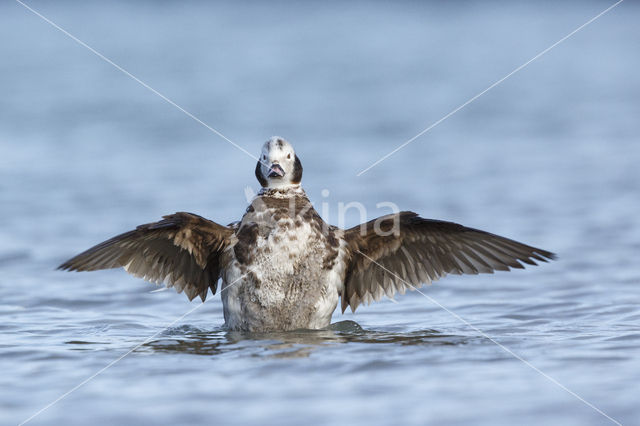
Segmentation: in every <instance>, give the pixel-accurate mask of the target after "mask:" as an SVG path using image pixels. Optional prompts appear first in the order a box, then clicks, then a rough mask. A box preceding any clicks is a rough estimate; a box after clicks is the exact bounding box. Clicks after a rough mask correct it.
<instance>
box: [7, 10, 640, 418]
mask: <svg viewBox="0 0 640 426" xmlns="http://www.w3.org/2000/svg"><path fill="white" fill-rule="evenodd" d="M613 3H614V2H607V1H581V2H577V1H573V2H571V1H566V2H535V3H533V2H529V3H525V2H470V1H461V2H447V3H445V2H393V3H391V2H348V3H347V2H338V1H335V2H323V3H313V4H312V3H302V2H293V1H276V2H269V3H268V4H267V3H263V2H248V3H242V4H238V3H236V2H204V1H203V2H196V1H189V2H168V1H163V2H151V1H139V2H124V1H123V2H109V3H105V2H93V1H91V2H66V1H62V2H45V1H29V2H28V3H27V4H28V5H29V6H30V7H33V8H34V9H35V10H37V11H38V12H39V13H41V14H42V15H43V16H44V17H46V18H47V19H50V20H51V21H52V22H54V23H56V24H57V25H59V26H60V27H62V28H63V29H64V30H66V31H68V32H69V33H70V34H72V35H73V36H75V37H77V38H78V39H79V40H81V41H82V42H84V43H86V44H87V45H89V46H91V47H92V48H94V49H96V50H97V51H98V52H100V53H101V54H103V55H105V56H106V57H108V58H109V59H110V60H112V61H113V62H114V63H116V64H118V65H119V66H121V67H122V68H123V69H125V70H126V71H128V72H130V73H131V74H132V75H134V76H135V77H137V78H138V79H140V80H141V81H143V82H144V83H146V84H147V85H149V86H150V87H152V88H154V89H155V90H157V91H158V92H159V93H161V94H162V95H164V96H166V97H167V98H169V99H171V100H172V101H173V102H175V103H176V104H178V105H180V106H181V107H182V108H184V109H185V110H187V111H189V112H190V113H192V114H193V115H195V116H197V117H198V118H199V119H200V120H202V121H203V122H204V123H206V124H207V125H209V126H211V127H213V128H215V129H216V130H217V131H219V132H221V133H222V134H224V135H225V136H226V137H228V138H229V139H231V140H232V141H233V142H235V143H237V144H238V145H240V146H241V147H243V148H244V149H246V150H247V151H249V152H250V153H252V154H253V155H258V153H259V150H260V147H261V144H262V143H263V142H264V141H265V140H266V139H267V138H268V137H270V136H272V135H280V136H283V137H285V138H286V139H288V140H289V141H291V142H292V143H293V145H294V147H295V148H296V151H297V153H298V155H299V157H300V158H301V160H302V163H303V165H304V170H305V172H304V178H303V183H304V186H305V188H306V190H307V193H308V195H309V196H310V198H311V199H312V200H313V201H315V202H316V206H317V208H318V210H320V209H319V205H320V203H322V202H324V203H328V206H329V211H328V212H329V215H328V217H325V219H327V220H328V221H329V222H330V223H333V224H337V213H338V203H340V202H345V203H346V202H351V201H358V202H361V203H363V204H364V205H365V206H366V207H367V212H368V216H369V217H368V218H369V219H372V218H374V217H376V216H378V215H381V214H385V213H387V212H388V210H387V209H380V208H378V207H376V205H377V203H379V202H382V201H390V202H394V203H396V204H397V205H398V206H400V208H401V209H405V210H413V211H416V212H419V213H420V214H421V215H422V216H424V217H429V218H437V219H445V220H451V221H456V222H460V223H463V224H465V225H468V226H472V227H476V228H480V229H485V230H488V231H491V232H494V233H498V234H501V235H505V236H507V237H510V238H514V239H516V240H520V241H523V242H526V243H529V244H532V245H536V246H539V247H542V248H545V249H549V250H552V251H555V252H557V253H558V254H559V256H560V260H559V261H558V262H554V263H553V264H550V265H543V266H542V267H540V268H534V269H529V270H527V271H516V272H513V273H509V274H505V273H501V274H497V275H495V276H479V277H448V278H447V279H445V280H443V281H442V282H438V283H437V284H435V285H433V286H432V287H429V288H427V289H426V291H427V294H429V295H430V296H431V297H433V298H434V299H436V300H437V301H438V302H439V303H441V304H442V305H444V306H446V307H447V308H448V309H450V310H451V311H453V312H455V313H456V314H458V315H460V316H461V317H463V318H464V319H466V320H467V321H469V322H470V323H472V324H473V325H474V326H476V327H477V328H479V329H481V330H482V331H483V332H485V333H486V334H487V335H489V336H491V337H492V338H494V339H495V340H496V341H499V342H500V343H502V344H504V345H505V346H507V347H509V348H510V349H511V350H513V351H514V352H515V353H517V354H518V355H519V356H521V357H522V358H524V359H526V360H528V361H529V362H531V364H533V365H534V366H536V367H537V368H539V369H541V370H542V371H544V372H545V373H546V374H548V375H549V376H551V377H553V378H554V379H556V380H557V381H558V382H560V383H562V384H563V385H564V386H566V387H567V388H569V389H570V390H571V391H573V392H575V393H576V394H578V395H580V397H582V398H584V399H585V400H586V401H588V402H589V403H591V404H593V405H595V406H597V407H598V408H600V409H601V410H602V411H603V412H604V413H606V414H607V415H608V416H611V417H612V418H615V419H616V420H617V421H620V422H622V423H629V424H631V423H633V421H637V419H638V418H639V417H640V409H639V408H638V405H637V390H638V388H637V383H638V381H639V380H640V362H639V360H638V354H639V353H640V351H639V349H640V325H639V324H640V308H639V302H640V288H639V284H640V266H639V264H638V252H639V250H640V217H639V216H638V211H639V210H640V169H639V168H638V160H640V140H639V136H638V135H640V120H639V119H638V117H640V101H639V99H640V79H639V78H638V64H639V63H640V53H639V52H640V30H639V29H640V27H638V21H639V19H640V7H639V5H638V3H637V2H632V1H625V2H623V3H621V4H620V5H619V6H617V7H616V8H614V9H613V10H611V11H610V12H609V13H607V14H605V15H604V16H602V17H601V18H600V19H598V20H596V21H595V22H593V23H592V24H591V25H589V26H588V27H586V28H584V29H583V30H582V31H580V32H578V33H577V34H575V35H574V36H572V37H571V38H569V39H568V40H566V41H565V42H564V43H562V44H560V45H558V46H557V47H556V48H554V49H553V50H551V51H549V52H548V53H547V54H545V55H544V56H542V57H541V58H539V59H538V60H536V61H534V62H533V63H531V64H530V65H528V66H527V67H526V68H524V69H522V70H521V71H520V72H518V73H516V74H515V75H513V76H512V77H510V78H509V79H507V80H506V81H504V82H503V83H502V84H500V85H499V86H497V87H495V88H493V89H492V90H490V91H489V92H487V93H486V94H484V95H483V96H482V97H480V98H479V99H477V100H476V101H475V102H473V103H471V104H470V105H468V106H467V107H465V108H464V109H462V110H460V111H459V112H457V113H456V114H454V115H453V116H451V117H450V118H449V119H448V120H446V121H444V122H442V123H441V124H440V125H438V126H437V127H435V128H433V129H432V130H431V131H429V132H427V133H426V134H424V135H423V136H421V137H420V138H418V139H416V140H415V141H414V142H412V143H411V144H409V145H408V146H406V147H405V148H404V149H402V150H400V151H398V152H397V153H396V154H395V155H393V156H391V157H390V158H388V159H386V160H385V161H383V162H381V163H380V164H378V165H377V166H375V167H373V168H371V169H370V170H369V171H367V172H366V173H364V174H362V175H361V176H356V175H357V174H358V173H359V172H360V171H362V170H363V169H365V168H367V167H368V166H370V165H371V164H372V163H373V162H375V161H377V160H378V159H379V158H380V157H382V156H383V155H386V154H387V153H389V152H390V151H391V150H393V149H394V148H396V147H397V146H399V145H400V144H402V143H403V142H405V141H407V140H408V139H410V138H412V137H413V136H415V135H416V134H418V133H419V132H421V131H422V130H424V129H425V128H427V127H428V126H430V125H431V124H432V123H434V122H436V121H437V120H439V119H440V118H442V117H443V116H444V115H446V114H447V113H449V112H450V111H452V110H453V109H454V108H456V107H458V106H459V105H461V104H462V103H464V102H466V101H467V100H468V99H470V98H471V97H473V96H474V95H476V94H478V93H479V92H481V91H482V90H484V89H485V88H487V87H488V86H490V85H491V84H493V83H494V82H496V81H497V80H499V79H501V78H502V77H504V76H505V75H507V74H508V73H510V72H511V71H513V70H514V69H515V68H517V67H518V66H520V65H521V64H523V63H525V62H526V61H528V60H529V59H531V58H532V57H534V56H535V55H536V54H538V53H539V52H541V51H542V50H544V49H546V48H547V47H549V46H551V45H552V44H553V43H555V42H557V41H558V40H559V39H561V38H562V37H564V36H565V35H567V34H568V33H570V32H571V31H572V30H574V29H575V28H577V27H579V26H580V25H582V24H584V23H585V22H587V21H588V20H589V19H591V18H593V17H594V16H596V15H597V14H598V13H600V12H602V11H603V10H604V9H606V8H607V7H608V6H611V5H612V4H613ZM0 38H1V39H2V40H3V42H2V43H0V57H2V58H3V60H2V61H0V330H1V331H0V333H1V335H2V343H1V344H0V359H2V361H1V362H2V364H1V365H2V370H3V371H4V372H3V374H2V375H0V389H2V391H0V421H1V422H2V423H14V424H15V423H19V422H21V421H23V420H25V419H27V418H28V417H29V416H30V415H32V414H34V413H35V412H36V411H37V410H39V409H40V408H42V407H44V406H45V405H46V404H47V403H49V402H51V401H53V400H54V399H56V398H57V397H58V396H60V395H61V394H62V393H64V392H66V391H68V390H69V389H71V388H72V387H73V386H75V385H76V384H78V383H80V382H81V381H82V380H84V379H85V378H87V377H88V376H90V375H91V374H93V373H95V372H96V371H97V370H99V369H100V368H102V367H104V366H105V365H107V364H108V363H109V362H110V361H112V360H114V359H116V358H117V357H119V356H120V355H122V354H124V353H125V352H126V351H127V350H129V349H130V348H132V347H134V346H135V345H137V344H139V343H142V342H143V341H145V339H147V338H149V337H150V336H152V335H153V334H154V333H155V332H157V331H160V330H162V329H163V327H165V326H166V325H167V324H169V323H171V321H173V320H174V319H176V318H178V317H180V316H181V315H182V314H184V313H185V312H187V311H188V310H189V309H192V308H193V307H194V306H195V304H196V303H199V302H195V301H194V302H193V303H189V302H188V301H187V300H186V297H184V295H176V294H174V293H173V292H168V291H167V292H157V293H151V291H152V290H153V289H154V287H153V286H152V285H150V284H147V283H144V282H142V281H141V280H136V279H134V278H131V277H129V276H127V275H126V274H125V273H124V272H122V271H105V272H99V273H93V274H69V273H62V272H57V271H54V269H55V267H56V266H57V265H58V264H60V263H61V262H62V261H64V260H65V259H67V258H68V257H70V256H72V255H74V254H77V253H78V252H80V251H82V250H84V249H86V248H88V247H90V246H92V245H94V244H96V243H98V242H100V241H102V240H104V239H107V238H109V237H111V236H113V235H115V234H118V233H121V232H123V231H126V230H128V229H131V228H133V227H135V226H136V225H138V224H141V223H146V222H151V221H155V220H157V219H159V218H160V216H162V215H163V214H169V213H173V212H176V211H190V212H193V213H197V214H200V215H203V216H205V217H208V218H211V219H213V220H215V221H216V222H218V223H221V224H226V223H229V222H231V221H233V220H238V219H239V218H240V217H241V215H242V213H243V212H244V209H245V207H246V200H245V196H244V189H245V188H246V187H247V186H249V187H252V188H254V189H256V190H257V188H258V183H257V181H256V180H255V177H254V175H253V170H254V167H255V160H254V159H252V158H251V157H250V156H248V155H247V154H246V153H243V152H242V151H240V150H239V149H237V148H235V147H234V146H232V145H231V144H230V143H228V142H227V141H225V140H223V139H222V138H221V137H219V136H217V135H216V134H214V133H213V132H211V131H210V130H209V129H207V128H206V127H204V126H203V125H202V124H200V123H198V122H196V121H194V120H193V119H192V118H190V117H189V116H187V115H186V114H185V113H183V112H181V111H180V110H179V109H177V108H176V107H174V106H172V105H171V104H169V103H168V102H166V101H165V100H163V99H162V98H161V97H159V96H158V95H157V94H154V93H152V92H151V91H149V90H148V89H147V88H145V87H143V86H142V85H141V84H140V83H139V82H136V81H134V80H133V79H132V78H130V77H129V76H127V75H125V74H123V73H122V72H121V71H119V70H118V69H116V68H115V67H114V66H112V65H110V64H108V63H106V62H105V61H103V60H102V59H100V58H99V57H97V56H96V55H95V54H93V53H92V52H91V51H90V50H88V49H87V48H86V47H83V46H81V45H80V44H78V43H76V42H75V41H74V40H72V39H71V38H69V37H68V36H66V35H65V34H63V33H62V32H61V31H59V30H57V29H56V28H54V27H53V26H51V25H50V24H49V23H47V22H45V21H44V20H43V19H42V18H40V17H38V16H36V15H35V14H34V13H32V12H31V11H29V10H28V9H26V8H25V7H24V6H22V5H21V4H20V3H18V2H13V1H6V2H2V3H1V4H0ZM325 189H326V190H328V191H329V195H328V196H322V195H321V194H322V190H325ZM358 220H359V217H358V214H357V212H356V211H352V212H351V214H350V215H349V216H348V217H347V225H349V226H353V225H355V224H357V223H358ZM397 300H398V301H399V302H400V303H398V304H394V303H391V302H390V301H388V300H385V301H383V302H380V303H378V304H375V305H372V306H369V307H366V306H364V307H361V308H359V310H358V312H356V314H355V315H354V314H350V313H348V314H345V315H341V314H340V313H339V312H337V313H336V314H335V316H334V321H342V320H351V321H356V322H357V323H358V324H359V325H360V326H361V327H362V329H359V328H358V327H357V326H356V325H355V324H350V325H348V326H345V327H346V328H344V327H343V328H340V329H339V330H338V331H335V332H331V333H328V334H317V333H316V334H314V333H310V334H309V333H301V334H300V335H295V334H293V335H273V336H235V335H229V334H227V333H225V332H224V330H222V329H221V328H220V325H221V324H222V323H223V318H222V307H221V302H220V298H219V297H218V296H215V297H210V298H209V300H207V303H206V304H205V305H204V306H203V307H202V308H201V309H198V310H197V311H196V312H194V313H193V314H191V315H190V316H188V317H187V318H185V319H184V320H183V321H181V322H180V324H178V325H175V326H173V327H171V328H170V329H168V330H166V331H164V332H162V333H161V334H159V335H158V336H156V337H155V338H154V339H152V340H150V341H149V342H147V343H145V345H144V346H143V347H141V348H139V349H137V350H136V351H135V352H134V353H133V354H131V355H129V356H128V357H126V358H125V359H123V360H122V361H120V362H119V363H118V364H116V365H115V366H114V367H112V368H110V369H109V370H107V371H105V372H104V373H103V374H102V375H100V376H98V377H97V378H96V379H94V380H92V381H91V382H89V383H88V384H86V385H85V386H83V387H82V388H80V389H79V390H78V391H76V392H74V393H73V394H71V395H69V396H68V397H66V398H65V399H64V400H62V401H61V402H59V403H58V404H56V405H54V406H53V407H51V408H49V409H48V410H46V411H45V412H43V413H42V414H40V415H39V416H38V417H36V418H34V419H33V420H32V421H31V423H33V424H34V425H35V424H61V423H64V424H86V423H88V422H92V423H94V424H102V423H114V422H124V423H139V424H152V423H153V424H169V423H187V422H190V423H194V424H210V423H214V422H215V423H217V424H218V423H219V424H246V423H247V422H255V423H261V424H300V423H301V422H302V421H305V422H313V423H319V424H322V423H325V424H326V423H337V422H341V423H350V424H372V423H374V424H375V423H380V424H383V423H389V422H399V423H413V424H421V423H425V422H431V423H442V424H469V423H475V424H491V425H495V424H513V423H516V422H517V423H519V424H534V423H536V424H538V423H540V422H544V423H557V424H606V423H608V422H611V420H610V419H608V418H607V417H606V416H604V415H602V414H600V413H598V412H597V411H596V410H594V409H593V408H591V407H589V406H587V405H586V404H585V403H583V402H581V401H580V400H579V399H577V398H576V397H574V396H572V395H571V394H569V393H567V392H566V391H565V390H563V389H561V388H560V387H558V386H557V385H556V384H554V383H552V382H551V381H549V380H547V379H546V378H544V377H543V376H541V375H540V374H538V373H537V372H535V371H533V370H532V369H531V368H529V367H527V366H526V365H524V364H523V363H521V362H520V361H518V360H517V359H515V358H514V357H513V356H511V355H509V354H507V353H506V352H504V351H503V350H502V349H500V348H499V347H498V346H496V345H495V344H494V343H492V342H491V341H489V340H487V339H486V338H484V337H483V336H482V335H481V334H479V333H478V332H477V330H474V329H472V328H470V327H469V326H468V325H466V324H464V323H463V322H461V321H460V320H459V319H457V318H455V317H453V316H452V315H451V314H449V313H447V312H446V311H444V310H442V309H441V308H440V307H439V306H437V305H435V304H433V303H432V302H430V301H429V300H427V299H425V298H424V297H422V296H421V295H419V294H416V293H412V294H407V295H405V296H399V297H398V298H397Z"/></svg>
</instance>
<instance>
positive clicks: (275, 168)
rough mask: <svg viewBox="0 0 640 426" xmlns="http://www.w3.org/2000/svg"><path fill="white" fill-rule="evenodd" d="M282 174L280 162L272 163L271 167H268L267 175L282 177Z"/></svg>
mask: <svg viewBox="0 0 640 426" xmlns="http://www.w3.org/2000/svg"><path fill="white" fill-rule="evenodd" d="M283 176H284V170H283V169H282V167H280V164H277V163H276V164H272V165H271V167H270V168H269V177H270V178H272V177H283Z"/></svg>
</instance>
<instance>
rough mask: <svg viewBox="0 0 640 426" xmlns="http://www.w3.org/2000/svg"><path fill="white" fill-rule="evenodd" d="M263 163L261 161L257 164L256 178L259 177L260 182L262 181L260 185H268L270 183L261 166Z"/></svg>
mask: <svg viewBox="0 0 640 426" xmlns="http://www.w3.org/2000/svg"><path fill="white" fill-rule="evenodd" d="M261 165H262V163H260V161H258V164H256V178H257V179H258V182H260V186H263V187H266V186H267V185H268V184H269V183H268V182H267V180H266V179H265V178H264V176H262V169H261V168H260V166H261Z"/></svg>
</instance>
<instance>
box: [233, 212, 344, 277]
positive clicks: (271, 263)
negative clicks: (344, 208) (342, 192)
mask: <svg viewBox="0 0 640 426" xmlns="http://www.w3.org/2000/svg"><path fill="white" fill-rule="evenodd" d="M323 226H326V225H325V224H324V222H322V220H321V219H320V218H319V217H317V215H313V214H306V215H305V214H293V215H292V214H288V212H286V211H282V210H280V209H265V210H262V211H254V212H248V213H247V214H246V215H245V217H244V218H243V220H242V222H241V224H240V228H239V230H238V233H237V238H238V242H237V244H236V245H235V247H234V254H235V260H236V262H237V264H238V266H240V267H241V268H243V269H247V270H255V271H260V272H261V273H262V274H267V275H270V276H273V278H276V276H283V275H289V276H290V275H293V274H295V275H298V276H300V275H302V276H303V277H306V278H307V279H312V278H317V277H318V275H319V274H321V273H322V271H323V270H327V269H328V266H329V265H328V262H331V260H332V259H333V258H334V257H335V255H336V254H337V252H336V253H334V251H335V248H334V247H333V246H332V244H331V240H332V238H333V239H335V238H334V237H333V236H332V234H331V232H332V231H331V230H329V229H328V228H327V229H323Z"/></svg>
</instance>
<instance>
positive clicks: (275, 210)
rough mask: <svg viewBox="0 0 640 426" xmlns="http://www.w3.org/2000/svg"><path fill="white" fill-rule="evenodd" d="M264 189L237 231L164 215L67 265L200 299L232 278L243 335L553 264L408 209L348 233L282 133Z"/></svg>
mask: <svg viewBox="0 0 640 426" xmlns="http://www.w3.org/2000/svg"><path fill="white" fill-rule="evenodd" d="M255 173H256V177H257V178H258V181H259V182H260V185H261V186H262V187H263V188H262V189H261V191H260V193H259V194H258V196H256V197H255V199H254V200H253V202H252V203H251V205H250V206H249V207H248V208H247V210H246V212H245V214H244V216H243V217H242V220H240V221H239V222H236V223H234V224H233V225H229V226H222V225H218V224H217V223H215V222H212V221H210V220H207V219H205V218H202V217H200V216H198V215H195V214H191V213H176V214H172V215H169V216H164V218H163V220H161V221H159V222H154V223H148V224H145V225H140V226H138V227H137V228H136V229H135V230H133V231H130V232H126V233H124V234H121V235H118V236H116V237H114V238H111V239H110V240H107V241H105V242H103V243H101V244H98V245H96V246H95V247H92V248H90V249H89V250H87V251H85V252H83V253H81V254H79V255H77V256H76V257H74V258H72V259H70V260H68V261H67V262H65V263H63V264H62V265H60V269H66V270H72V271H94V270H98V269H109V268H117V267H123V268H125V269H126V270H127V272H129V273H131V274H133V275H135V276H137V277H140V278H144V279H146V280H148V281H151V282H155V283H166V284H167V286H169V287H174V288H175V289H176V290H177V291H178V292H179V293H180V292H182V291H184V292H185V294H186V295H187V296H188V297H189V300H191V299H193V298H195V297H196V296H200V298H201V299H202V300H203V301H204V300H205V299H206V297H207V292H208V290H209V289H211V292H212V293H213V294H215V292H216V289H217V283H218V280H219V279H222V290H221V295H222V302H223V312H224V316H225V324H226V325H227V327H229V328H230V329H234V330H250V331H267V330H292V329H299V328H323V327H327V326H328V325H329V324H330V321H331V316H332V314H333V312H334V310H335V308H336V307H337V305H338V301H339V298H342V303H341V307H342V311H343V312H344V310H345V309H346V308H347V307H348V306H349V307H351V309H352V310H353V311H355V310H356V308H357V307H358V306H359V305H360V304H361V303H369V302H371V301H373V300H379V299H380V298H381V297H382V296H384V295H386V296H388V297H393V296H394V294H395V293H396V292H400V293H404V292H405V290H407V289H415V288H417V287H419V286H421V285H422V284H424V283H429V282H432V281H436V280H437V279H439V278H441V277H443V276H445V275H447V274H478V273H492V272H493V271H497V270H500V271H508V270H510V269H511V268H523V265H524V264H528V265H535V264H536V261H540V262H546V261H548V260H550V259H553V258H554V254H553V253H551V252H548V251H546V250H542V249H538V248H535V247H531V246H528V245H526V244H522V243H519V242H516V241H513V240H510V239H507V238H504V237H500V236H498V235H494V234H490V233H488V232H484V231H480V230H477V229H472V228H467V227H464V226H462V225H458V224H456V223H451V222H443V221H438V220H429V219H423V218H421V217H419V216H418V215H417V214H416V213H413V212H401V213H398V214H391V215H387V216H383V217H381V218H378V219H375V220H372V221H370V222H367V223H363V224H361V225H359V226H356V227H354V228H351V229H348V230H343V229H340V228H337V227H335V226H332V225H329V224H327V223H326V222H324V220H323V219H322V218H321V217H320V215H319V214H318V213H317V212H316V211H315V209H314V208H313V206H312V204H311V202H310V201H309V199H308V198H307V196H306V194H305V192H304V190H303V189H302V188H301V187H300V180H301V179H302V164H301V162H300V159H299V158H298V156H297V155H296V154H295V151H294V150H293V147H291V145H290V144H289V143H288V142H286V141H284V140H282V139H281V138H275V137H274V138H272V139H271V140H269V141H268V142H266V143H265V145H264V146H263V149H262V153H261V157H260V161H259V162H258V164H257V165H256V169H255Z"/></svg>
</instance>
